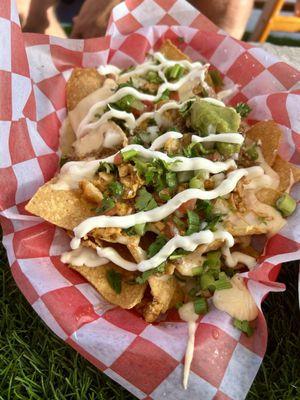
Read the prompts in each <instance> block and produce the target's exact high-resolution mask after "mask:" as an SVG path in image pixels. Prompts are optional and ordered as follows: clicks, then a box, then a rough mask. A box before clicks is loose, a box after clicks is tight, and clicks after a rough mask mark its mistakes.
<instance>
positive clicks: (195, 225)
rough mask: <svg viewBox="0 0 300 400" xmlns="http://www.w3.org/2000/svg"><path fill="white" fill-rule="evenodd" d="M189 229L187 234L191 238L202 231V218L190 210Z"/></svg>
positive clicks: (188, 213)
mask: <svg viewBox="0 0 300 400" xmlns="http://www.w3.org/2000/svg"><path fill="white" fill-rule="evenodd" d="M187 216H188V229H187V231H186V234H187V235H188V236H189V235H191V234H192V233H196V232H199V230H200V218H199V215H198V214H197V213H196V212H195V211H191V210H188V211H187Z"/></svg>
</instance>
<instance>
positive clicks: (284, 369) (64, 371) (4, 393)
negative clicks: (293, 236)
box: [0, 247, 300, 400]
mask: <svg viewBox="0 0 300 400" xmlns="http://www.w3.org/2000/svg"><path fill="white" fill-rule="evenodd" d="M0 267H1V268H0V273H1V277H0V279H1V289H0V399H1V400H17V399H22V400H48V399H49V400H67V399H68V400H73V399H74V400H96V399H97V400H113V399H117V400H125V399H128V400H129V399H131V400H133V399H135V397H134V396H132V395H131V394H129V393H128V392H127V391H126V390H125V389H123V388H121V387H120V386H119V385H118V384H116V383H114V382H113V381H112V380H110V379H109V378H107V377H106V376H105V375H104V374H102V373H100V372H99V371H98V370H97V369H96V368H94V367H93V366H92V365H91V364H89V362H88V361H86V360H85V359H84V358H83V357H81V356H80V355H79V354H78V353H76V352H75V351H74V350H73V349H71V348H70V347H69V346H67V345H65V344H64V343H63V341H62V340H60V339H58V338H57V337H56V336H55V335H54V334H52V333H51V331H50V330H49V329H48V328H47V327H46V326H45V325H44V323H43V322H42V321H41V320H40V319H39V317H38V316H37V315H36V314H35V312H34V311H33V310H32V308H31V307H30V306H29V304H28V303H27V301H26V300H25V299H24V297H23V295H22V294H21V293H20V291H19V289H18V288H17V286H16V284H15V283H14V280H13V278H12V276H11V273H10V271H9V268H8V266H7V261H6V257H5V252H4V250H3V248H2V247H0ZM279 278H280V280H281V281H283V282H285V283H286V284H287V291H286V292H285V293H280V294H271V295H270V296H269V298H268V300H267V301H266V302H265V305H264V311H265V313H266V315H267V319H268V325H269V331H270V336H269V345H268V351H267V354H266V357H265V359H264V363H263V365H262V367H261V369H260V371H259V373H258V375H257V377H256V379H255V382H254V384H253V386H252V388H251V391H250V393H249V395H248V397H247V400H256V399H257V400H258V399H264V400H296V399H300V362H299V361H300V360H299V353H300V336H299V331H300V321H299V310H298V298H297V265H293V264H289V265H286V266H285V267H284V268H283V270H282V272H281V274H280V277H279Z"/></svg>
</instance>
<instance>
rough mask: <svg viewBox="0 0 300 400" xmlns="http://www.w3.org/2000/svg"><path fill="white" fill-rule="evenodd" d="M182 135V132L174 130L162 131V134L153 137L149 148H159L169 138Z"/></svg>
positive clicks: (179, 137) (178, 137) (176, 137)
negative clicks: (155, 137)
mask: <svg viewBox="0 0 300 400" xmlns="http://www.w3.org/2000/svg"><path fill="white" fill-rule="evenodd" d="M182 137H183V135H182V133H180V132H176V131H169V132H166V133H164V134H163V135H161V136H159V137H158V138H157V139H155V140H154V141H153V142H152V144H151V146H150V150H159V149H161V148H162V147H164V144H165V143H166V142H167V141H168V140H170V139H181V138H182Z"/></svg>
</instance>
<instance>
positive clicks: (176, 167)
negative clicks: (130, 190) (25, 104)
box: [52, 144, 236, 190]
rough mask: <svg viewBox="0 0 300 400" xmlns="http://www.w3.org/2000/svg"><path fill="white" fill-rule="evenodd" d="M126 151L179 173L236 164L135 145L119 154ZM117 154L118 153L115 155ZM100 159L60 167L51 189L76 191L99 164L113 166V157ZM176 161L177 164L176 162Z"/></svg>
mask: <svg viewBox="0 0 300 400" xmlns="http://www.w3.org/2000/svg"><path fill="white" fill-rule="evenodd" d="M128 150H136V151H138V153H139V156H141V157H143V158H145V159H152V158H159V159H161V160H164V161H166V162H168V163H172V164H171V165H170V169H171V170H172V171H175V172H179V171H193V170H197V169H205V170H207V171H208V172H211V173H215V174H216V173H219V172H222V171H227V170H228V169H229V168H235V167H236V164H235V162H234V161H233V160H228V161H225V162H221V161H217V162H213V161H211V160H208V159H206V158H202V157H195V158H187V157H172V158H171V157H168V156H167V154H165V153H162V152H159V151H154V150H150V149H145V148H144V147H143V146H140V145H137V144H131V145H128V146H126V147H124V148H123V149H122V150H121V153H123V152H126V151H128ZM116 154H118V153H116ZM116 154H113V155H112V156H109V157H106V158H102V159H100V160H92V161H71V162H68V163H66V164H65V165H63V166H62V168H61V170H60V174H59V176H58V180H57V182H56V183H53V184H52V188H53V189H54V190H69V189H77V188H78V183H79V182H80V181H81V180H82V179H91V178H92V177H93V175H94V174H95V172H96V171H97V168H98V167H99V162H106V163H109V164H114V162H115V156H116ZM176 161H177V162H176Z"/></svg>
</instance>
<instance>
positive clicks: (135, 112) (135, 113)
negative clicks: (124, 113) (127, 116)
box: [131, 108, 144, 118]
mask: <svg viewBox="0 0 300 400" xmlns="http://www.w3.org/2000/svg"><path fill="white" fill-rule="evenodd" d="M131 112H132V114H133V115H134V116H135V118H138V117H139V116H140V115H141V114H142V112H144V110H137V109H136V108H132V109H131Z"/></svg>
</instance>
